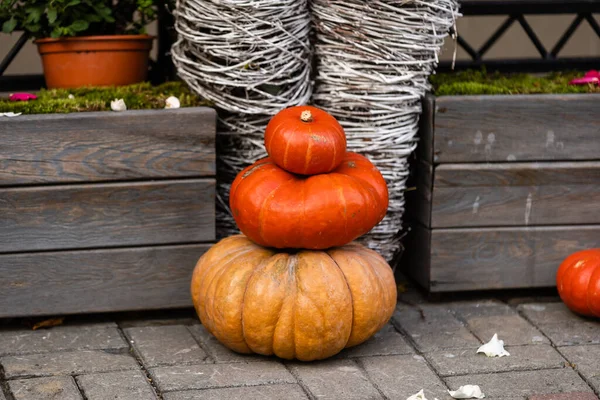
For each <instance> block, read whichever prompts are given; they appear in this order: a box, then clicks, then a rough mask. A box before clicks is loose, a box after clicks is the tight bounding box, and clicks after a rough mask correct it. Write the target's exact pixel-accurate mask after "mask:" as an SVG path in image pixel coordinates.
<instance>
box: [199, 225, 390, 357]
mask: <svg viewBox="0 0 600 400" xmlns="http://www.w3.org/2000/svg"><path fill="white" fill-rule="evenodd" d="M191 293H192V300H193V303H194V307H195V308H196V312H197V313H198V316H199V317H200V320H201V321H202V324H203V325H204V326H205V328H206V329H207V330H208V331H209V332H210V333H211V334H213V335H214V336H215V337H216V338H217V339H218V340H219V341H220V342H221V343H223V344H224V345H225V346H226V347H228V348H230V349H232V350H234V351H236V352H239V353H247V354H249V353H258V354H263V355H273V354H274V355H276V356H278V357H280V358H284V359H298V360H302V361H311V360H319V359H324V358H327V357H331V356H332V355H334V354H336V353H338V352H339V351H341V350H342V349H343V348H345V347H351V346H356V345H358V344H360V343H362V342H364V341H365V340H367V339H368V338H370V337H371V336H373V335H374V334H375V333H376V332H377V331H378V330H380V329H381V328H382V327H383V326H384V325H385V324H386V323H387V322H388V320H389V319H390V318H391V316H392V314H393V312H394V308H395V305H396V285H395V282H394V276H393V273H392V270H391V268H390V266H389V265H388V264H387V263H386V262H385V260H384V259H383V258H382V257H381V256H380V255H378V254H377V253H376V252H374V251H373V250H370V249H368V248H366V247H364V246H362V245H360V244H357V243H351V244H348V245H346V246H343V247H340V248H334V249H329V250H327V251H310V250H303V251H299V252H297V253H286V252H277V251H274V250H272V249H267V248H264V247H261V246H258V245H256V244H254V243H253V242H251V241H250V240H248V238H246V237H245V236H243V235H235V236H230V237H228V238H225V239H223V240H221V241H220V242H218V243H217V244H215V245H213V246H212V247H211V248H210V249H209V250H208V252H206V253H205V254H204V255H203V256H202V257H201V258H200V260H199V261H198V263H197V264H196V267H195V269H194V273H193V276H192V283H191Z"/></svg>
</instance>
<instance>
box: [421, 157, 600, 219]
mask: <svg viewBox="0 0 600 400" xmlns="http://www.w3.org/2000/svg"><path fill="white" fill-rule="evenodd" d="M433 186H434V189H433V206H432V216H431V226H432V227H433V228H452V227H475V226H529V225H559V224H560V225H569V224H596V223H600V213H599V212H598V211H599V210H600V162H556V163H552V162H544V163H515V164H506V163H502V164H442V165H439V166H438V167H437V168H436V169H435V180H434V185H433Z"/></svg>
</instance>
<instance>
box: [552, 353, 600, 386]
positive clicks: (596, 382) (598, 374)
mask: <svg viewBox="0 0 600 400" xmlns="http://www.w3.org/2000/svg"><path fill="white" fill-rule="evenodd" d="M559 351H560V352H561V353H562V354H563V355H564V356H565V357H566V358H567V360H569V362H571V363H572V364H574V366H575V368H576V369H577V370H578V371H579V373H580V374H581V375H583V377H584V378H585V379H586V380H587V381H588V383H589V384H590V385H591V386H592V387H593V388H594V389H595V390H596V391H597V392H600V346H597V345H596V346H569V347H560V348H559Z"/></svg>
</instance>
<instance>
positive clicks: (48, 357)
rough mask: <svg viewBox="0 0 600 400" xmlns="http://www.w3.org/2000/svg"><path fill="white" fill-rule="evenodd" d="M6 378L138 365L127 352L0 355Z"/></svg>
mask: <svg viewBox="0 0 600 400" xmlns="http://www.w3.org/2000/svg"><path fill="white" fill-rule="evenodd" d="M0 364H1V365H2V366H3V367H4V373H5V375H6V377H7V378H9V379H10V378H16V377H22V376H48V375H72V374H85V373H93V372H106V371H119V370H126V369H138V368H139V366H138V364H137V362H136V361H135V359H134V358H133V357H131V355H129V354H113V353H107V352H105V351H101V350H77V351H69V352H60V353H45V354H29V355H24V356H8V357H2V358H0Z"/></svg>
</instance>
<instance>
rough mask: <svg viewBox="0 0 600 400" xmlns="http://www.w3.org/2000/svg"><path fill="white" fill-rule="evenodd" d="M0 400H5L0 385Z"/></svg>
mask: <svg viewBox="0 0 600 400" xmlns="http://www.w3.org/2000/svg"><path fill="white" fill-rule="evenodd" d="M0 400H6V397H4V392H2V387H0Z"/></svg>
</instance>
